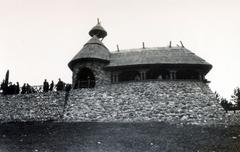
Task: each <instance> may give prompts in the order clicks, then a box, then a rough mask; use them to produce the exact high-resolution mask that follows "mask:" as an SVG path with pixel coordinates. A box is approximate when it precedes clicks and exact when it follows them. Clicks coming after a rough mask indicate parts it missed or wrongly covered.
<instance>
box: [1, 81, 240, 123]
mask: <svg viewBox="0 0 240 152" xmlns="http://www.w3.org/2000/svg"><path fill="white" fill-rule="evenodd" d="M64 100H65V92H49V93H37V94H27V95H13V96H1V97H0V120H1V122H11V121H47V120H53V121H64V122H75V121H80V122H91V121H96V122H149V121H158V122H160V121H164V122H168V123H173V124H197V125H233V124H239V114H238V113H236V114H234V113H228V114H226V113H225V111H224V110H223V108H222V107H221V105H220V104H219V103H218V101H217V100H216V98H215V96H214V94H213V93H212V91H211V90H210V88H209V87H208V85H207V84H205V83H203V82H199V81H186V80H185V81H146V82H132V83H127V82H126V83H121V84H111V85H105V86H100V87H96V88H94V89H90V88H88V89H76V90H72V91H70V95H69V98H68V100H67V106H66V109H65V110H63V107H64Z"/></svg>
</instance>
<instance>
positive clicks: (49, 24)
mask: <svg viewBox="0 0 240 152" xmlns="http://www.w3.org/2000/svg"><path fill="white" fill-rule="evenodd" d="M97 18H99V19H100V21H101V23H102V26H103V27H104V28H105V29H106V31H107V32H108V36H107V37H106V38H105V39H104V40H103V43H104V44H105V45H106V46H107V47H108V49H109V50H110V51H115V50H116V49H117V47H116V45H117V44H118V45H119V48H120V50H121V49H131V48H141V47H142V46H141V45H142V42H144V43H145V46H146V47H163V46H168V44H169V41H172V44H173V45H177V44H180V43H179V41H182V42H183V44H184V46H185V47H186V48H187V49H189V50H191V51H192V52H194V53H195V54H196V55H198V56H200V57H201V58H203V59H205V60H206V61H207V62H209V63H210V64H212V65H213V68H212V70H211V71H210V72H209V73H208V74H207V76H206V78H207V79H208V80H210V81H211V83H210V84H209V85H210V87H211V89H212V90H213V91H217V92H219V93H220V95H221V96H223V97H225V98H230V96H231V95H232V94H233V89H234V88H236V87H240V81H239V78H240V70H239V65H240V60H239V57H240V1H238V0H118V1H114V0H0V81H1V80H2V79H4V77H5V73H6V71H7V70H8V69H9V70H10V81H11V82H13V83H15V82H17V81H18V82H20V85H22V84H23V83H25V82H27V83H29V84H30V85H42V83H43V81H44V79H47V80H48V81H51V80H54V81H55V82H57V80H58V78H61V79H62V80H63V81H65V82H66V83H71V81H72V72H71V70H70V69H69V68H68V66H67V64H68V63H69V61H70V60H71V59H72V58H73V56H74V55H75V54H77V52H78V51H79V50H80V49H81V48H82V47H83V45H84V44H85V43H86V42H87V41H88V40H89V39H90V36H89V35H88V32H89V30H90V29H91V28H92V27H93V26H95V25H96V23H97Z"/></svg>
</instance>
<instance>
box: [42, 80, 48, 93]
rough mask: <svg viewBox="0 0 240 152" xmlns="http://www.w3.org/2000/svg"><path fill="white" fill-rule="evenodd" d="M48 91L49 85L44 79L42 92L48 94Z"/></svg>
mask: <svg viewBox="0 0 240 152" xmlns="http://www.w3.org/2000/svg"><path fill="white" fill-rule="evenodd" d="M48 90H49V83H48V82H47V80H46V79H45V80H44V82H43V92H48Z"/></svg>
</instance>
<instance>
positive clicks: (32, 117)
mask: <svg viewBox="0 0 240 152" xmlns="http://www.w3.org/2000/svg"><path fill="white" fill-rule="evenodd" d="M64 97H65V93H64V92H49V93H35V94H24V95H7V96H0V121H1V122H9V121H47V120H59V119H60V116H61V115H63V105H64Z"/></svg>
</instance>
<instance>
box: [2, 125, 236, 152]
mask: <svg viewBox="0 0 240 152" xmlns="http://www.w3.org/2000/svg"><path fill="white" fill-rule="evenodd" d="M239 128H240V126H230V127H228V128H225V127H202V126H194V125H184V126H176V125H170V124H166V123H159V122H158V123H157V122H151V123H53V122H44V123H39V122H31V123H30V122H28V123H7V124H1V125H0V151H1V152H5V151H6V152H7V151H11V152H21V151H24V152H25V151H26V152H28V151H46V152H51V151H60V152H66V151H71V152H79V151H80V152H81V151H84V152H85V151H91V152H95V151H96V152H101V151H102V152H140V151H141V152H144V151H145V152H146V151H156V152H159V151H178V152H187V151H189V152H190V151H226V152H227V151H236V152H237V151H239V149H240V129H239ZM235 137H236V139H235Z"/></svg>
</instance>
